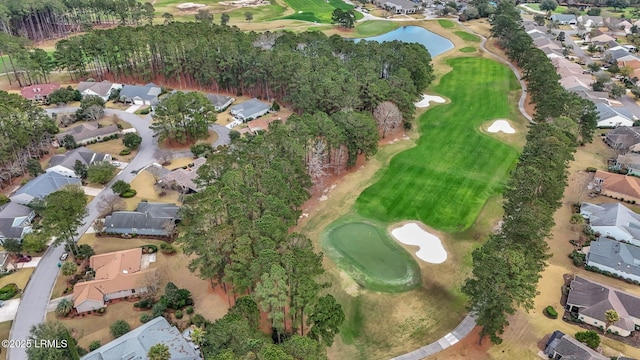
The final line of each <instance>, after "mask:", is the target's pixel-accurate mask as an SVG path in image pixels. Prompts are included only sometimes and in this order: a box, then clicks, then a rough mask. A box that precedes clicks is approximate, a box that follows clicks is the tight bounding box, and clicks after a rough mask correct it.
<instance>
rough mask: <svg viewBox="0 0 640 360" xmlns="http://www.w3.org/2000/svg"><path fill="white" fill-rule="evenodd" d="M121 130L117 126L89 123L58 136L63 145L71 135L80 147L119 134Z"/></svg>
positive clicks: (59, 142)
mask: <svg viewBox="0 0 640 360" xmlns="http://www.w3.org/2000/svg"><path fill="white" fill-rule="evenodd" d="M119 133H120V129H118V126H117V125H116V124H111V125H109V126H99V125H98V123H97V122H87V123H83V124H80V125H78V126H74V127H72V128H71V129H69V130H67V131H65V132H61V133H59V134H57V135H56V140H57V141H58V144H61V143H62V142H63V140H64V138H65V136H67V135H71V136H72V137H73V140H75V142H76V144H78V145H85V144H88V143H90V142H92V141H101V140H103V139H104V138H105V137H107V136H112V135H115V134H119Z"/></svg>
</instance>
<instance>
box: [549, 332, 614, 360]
mask: <svg viewBox="0 0 640 360" xmlns="http://www.w3.org/2000/svg"><path fill="white" fill-rule="evenodd" d="M544 354H545V355H547V357H548V358H549V359H567V360H571V359H575V360H609V358H608V357H606V356H604V355H602V354H600V353H598V352H596V351H594V350H593V349H591V348H590V347H588V346H587V345H585V344H583V343H581V342H580V341H578V340H576V339H574V338H572V337H571V336H569V335H565V334H564V333H562V332H561V331H559V330H556V331H554V332H553V334H551V337H550V338H549V340H548V341H547V344H546V345H545V346H544Z"/></svg>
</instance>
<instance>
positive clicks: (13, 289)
mask: <svg viewBox="0 0 640 360" xmlns="http://www.w3.org/2000/svg"><path fill="white" fill-rule="evenodd" d="M18 291H20V289H19V288H18V285H16V284H15V283H11V284H7V285H5V286H3V287H2V288H0V300H3V301H4V300H9V299H11V298H12V297H14V296H16V294H17V293H18Z"/></svg>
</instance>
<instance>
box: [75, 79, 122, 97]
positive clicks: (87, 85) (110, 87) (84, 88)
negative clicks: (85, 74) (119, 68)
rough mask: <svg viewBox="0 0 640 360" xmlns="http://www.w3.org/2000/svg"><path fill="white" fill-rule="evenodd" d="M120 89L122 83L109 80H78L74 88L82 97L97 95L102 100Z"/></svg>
mask: <svg viewBox="0 0 640 360" xmlns="http://www.w3.org/2000/svg"><path fill="white" fill-rule="evenodd" d="M119 89H122V84H115V83H112V82H111V81H108V80H104V81H100V82H96V81H80V83H78V87H77V88H76V90H78V91H79V92H80V94H82V97H86V96H98V97H100V98H101V99H102V100H104V101H107V100H109V96H111V93H112V92H114V91H117V90H119Z"/></svg>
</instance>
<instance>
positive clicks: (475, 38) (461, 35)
mask: <svg viewBox="0 0 640 360" xmlns="http://www.w3.org/2000/svg"><path fill="white" fill-rule="evenodd" d="M453 33H454V34H456V35H458V37H459V38H460V39H462V40H464V41H471V42H480V37H478V36H477V35H473V34H469V33H468V32H466V31H454V32H453Z"/></svg>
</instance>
